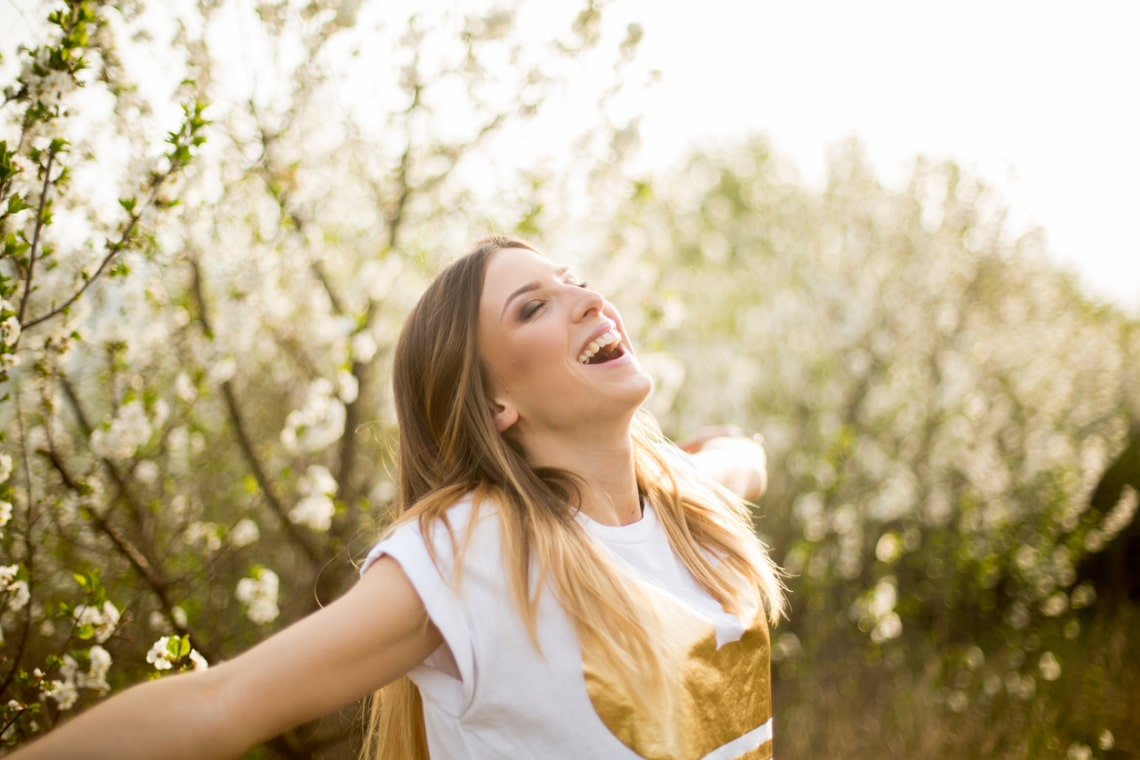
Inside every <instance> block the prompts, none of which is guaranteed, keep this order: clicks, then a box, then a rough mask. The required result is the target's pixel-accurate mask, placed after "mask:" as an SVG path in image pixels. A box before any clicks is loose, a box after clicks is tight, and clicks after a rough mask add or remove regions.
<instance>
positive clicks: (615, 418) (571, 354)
mask: <svg viewBox="0 0 1140 760" xmlns="http://www.w3.org/2000/svg"><path fill="white" fill-rule="evenodd" d="M479 354H480V357H481V359H482V364H483V367H484V370H485V373H486V377H487V382H488V384H489V386H490V387H489V388H488V393H489V395H490V397H491V399H492V401H493V402H494V404H495V410H494V413H495V423H496V427H497V428H498V430H499V432H507V431H510V434H511V435H513V436H516V437H517V438H518V440H520V442H522V443H523V444H524V448H529V447H528V446H526V443H527V441H528V440H530V441H531V442H537V441H539V440H542V439H543V438H545V437H547V436H549V435H565V434H569V435H575V434H576V433H579V432H582V433H596V432H599V431H600V429H602V428H613V429H619V430H620V429H621V426H623V425H624V426H625V428H626V429H628V425H629V421H630V419H631V418H632V416H633V413H634V411H636V409H637V407H638V406H639V405H640V404H641V402H642V401H644V400H645V397H646V396H647V395H648V394H649V391H650V389H651V388H652V381H651V380H650V378H649V376H648V375H646V374H645V372H644V371H642V369H641V366H640V365H639V364H638V362H637V359H636V357H635V356H634V354H633V349H632V347H631V346H630V343H629V338H628V336H626V334H625V330H624V328H623V327H622V322H621V315H620V314H618V311H617V309H616V308H614V306H613V304H611V303H609V302H608V301H606V300H605V299H604V298H602V296H601V295H599V294H598V293H596V292H595V291H593V290H590V289H588V288H587V287H586V285H585V283H582V282H580V281H579V280H578V279H577V278H576V277H575V276H574V275H573V274H572V273H571V272H570V271H569V270H568V269H566V268H565V267H560V266H558V265H557V264H554V263H553V262H551V261H548V260H547V259H544V258H543V257H542V256H539V255H538V254H536V253H534V252H533V251H529V250H526V249H521V248H504V249H500V250H498V251H496V252H495V253H494V255H492V257H491V259H490V261H489V262H488V263H487V270H486V274H485V276H484V280H483V296H482V299H481V302H480V307H479Z"/></svg>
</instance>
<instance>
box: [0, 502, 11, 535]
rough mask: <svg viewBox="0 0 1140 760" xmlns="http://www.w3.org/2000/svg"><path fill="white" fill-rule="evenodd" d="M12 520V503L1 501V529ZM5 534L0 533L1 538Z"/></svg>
mask: <svg viewBox="0 0 1140 760" xmlns="http://www.w3.org/2000/svg"><path fill="white" fill-rule="evenodd" d="M11 519H12V502H10V501H4V500H3V499H0V528H3V527H4V526H5V525H7V524H8V522H9V521H10V520H11ZM3 536H4V532H3V531H0V537H3Z"/></svg>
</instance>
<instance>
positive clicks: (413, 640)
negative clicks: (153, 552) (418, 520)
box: [12, 557, 443, 760]
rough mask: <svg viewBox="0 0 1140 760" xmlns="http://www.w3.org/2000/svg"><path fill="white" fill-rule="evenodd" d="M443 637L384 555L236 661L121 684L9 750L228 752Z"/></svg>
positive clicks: (131, 754)
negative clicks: (330, 598)
mask: <svg viewBox="0 0 1140 760" xmlns="http://www.w3.org/2000/svg"><path fill="white" fill-rule="evenodd" d="M442 641H443V637H442V636H441V635H440V633H439V629H437V628H436V627H435V625H434V624H432V623H431V621H430V620H429V619H428V616H427V613H426V611H425V610H424V606H423V602H422V601H421V600H420V598H419V596H418V595H417V593H416V591H415V588H414V587H413V586H412V584H411V581H409V580H408V577H407V576H406V575H405V574H404V571H403V570H402V569H401V568H400V565H399V564H398V563H397V562H396V561H395V560H394V559H392V558H391V557H382V558H381V559H380V560H379V561H377V562H376V563H375V564H374V565H373V566H372V567H371V568H369V570H368V571H367V572H366V573H365V574H364V577H363V578H361V579H360V581H358V582H357V583H356V585H355V586H354V587H353V588H352V589H351V590H349V591H348V592H347V593H346V594H345V595H344V596H342V597H341V598H340V599H338V600H337V601H335V602H333V603H332V604H330V605H329V606H328V607H325V608H324V609H322V610H320V611H318V612H315V613H313V614H312V615H310V616H309V617H307V618H305V619H303V620H301V621H299V622H297V623H295V624H294V625H292V626H290V627H288V628H286V629H285V630H283V631H281V632H280V633H278V634H276V635H275V636H272V637H270V638H269V639H266V640H265V641H263V642H262V643H261V644H258V645H257V646H256V647H254V648H253V649H250V650H249V651H248V652H246V653H244V654H242V655H241V656H240V657H237V658H235V659H233V660H231V661H229V662H224V663H222V664H220V665H217V666H215V667H212V668H210V669H209V670H206V671H201V672H193V673H186V674H182V675H177V676H168V677H166V678H162V679H160V680H158V681H152V682H149V683H145V684H142V685H139V686H134V687H132V688H130V689H127V690H126V691H124V692H122V693H120V694H117V695H115V696H114V697H112V698H111V699H108V700H107V701H106V702H104V703H102V704H100V705H97V706H96V707H94V708H93V709H91V710H88V711H87V712H85V713H83V714H82V715H79V716H78V717H76V718H74V719H72V720H70V721H68V722H67V723H65V724H64V725H62V726H61V727H60V728H59V729H57V730H55V731H53V732H51V733H50V734H48V735H47V736H45V737H43V738H42V739H40V740H38V741H36V742H33V743H32V744H31V745H29V746H28V747H27V748H25V749H24V750H22V751H20V752H17V753H16V754H15V755H13V756H12V757H13V760H33V759H34V758H42V759H46V758H59V759H62V758H77V757H82V758H108V759H110V758H114V759H115V760H128V759H129V758H155V757H161V758H232V757H238V756H240V755H241V754H242V753H243V752H244V751H246V750H247V749H249V748H250V747H253V746H255V745H256V744H258V743H260V742H263V741H266V740H267V739H270V738H272V737H273V736H276V735H277V734H279V733H281V732H282V731H285V730H287V729H289V728H291V727H293V726H296V725H299V724H301V723H306V722H308V721H310V720H315V719H316V718H320V717H322V716H324V715H327V714H328V713H330V712H332V711H333V710H336V709H337V708H339V707H341V706H343V705H345V704H348V703H350V702H353V701H355V700H357V699H360V698H361V697H363V696H365V695H367V694H370V693H372V692H374V691H375V690H377V689H379V688H380V687H381V686H383V685H385V684H387V683H389V682H391V681H393V680H395V679H396V678H398V677H399V676H401V675H403V674H405V673H407V672H408V671H409V670H411V669H412V668H413V667H415V666H416V665H417V664H419V663H420V662H422V661H423V659H424V658H425V657H427V656H428V655H429V654H431V653H432V652H433V651H434V650H435V649H436V648H437V647H439V645H440V644H441V643H442Z"/></svg>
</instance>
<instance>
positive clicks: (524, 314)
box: [519, 300, 546, 322]
mask: <svg viewBox="0 0 1140 760" xmlns="http://www.w3.org/2000/svg"><path fill="white" fill-rule="evenodd" d="M545 305H546V301H538V300H535V301H527V302H526V303H525V304H523V307H522V308H521V309H519V321H521V322H526V321H528V320H529V319H530V318H531V317H533V316H534V315H535V314H537V313H538V312H539V310H540V309H542V307H543V306H545Z"/></svg>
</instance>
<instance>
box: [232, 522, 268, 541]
mask: <svg viewBox="0 0 1140 760" xmlns="http://www.w3.org/2000/svg"><path fill="white" fill-rule="evenodd" d="M259 538H261V531H260V530H258V527H257V523H255V522H254V521H253V520H250V519H249V518H248V517H246V518H243V519H241V520H238V521H237V524H236V525H234V527H233V528H231V529H230V543H231V544H233V545H234V546H235V547H237V548H241V547H243V546H249V545H250V544H252V543H254V542H256V541H257V540H258V539H259Z"/></svg>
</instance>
